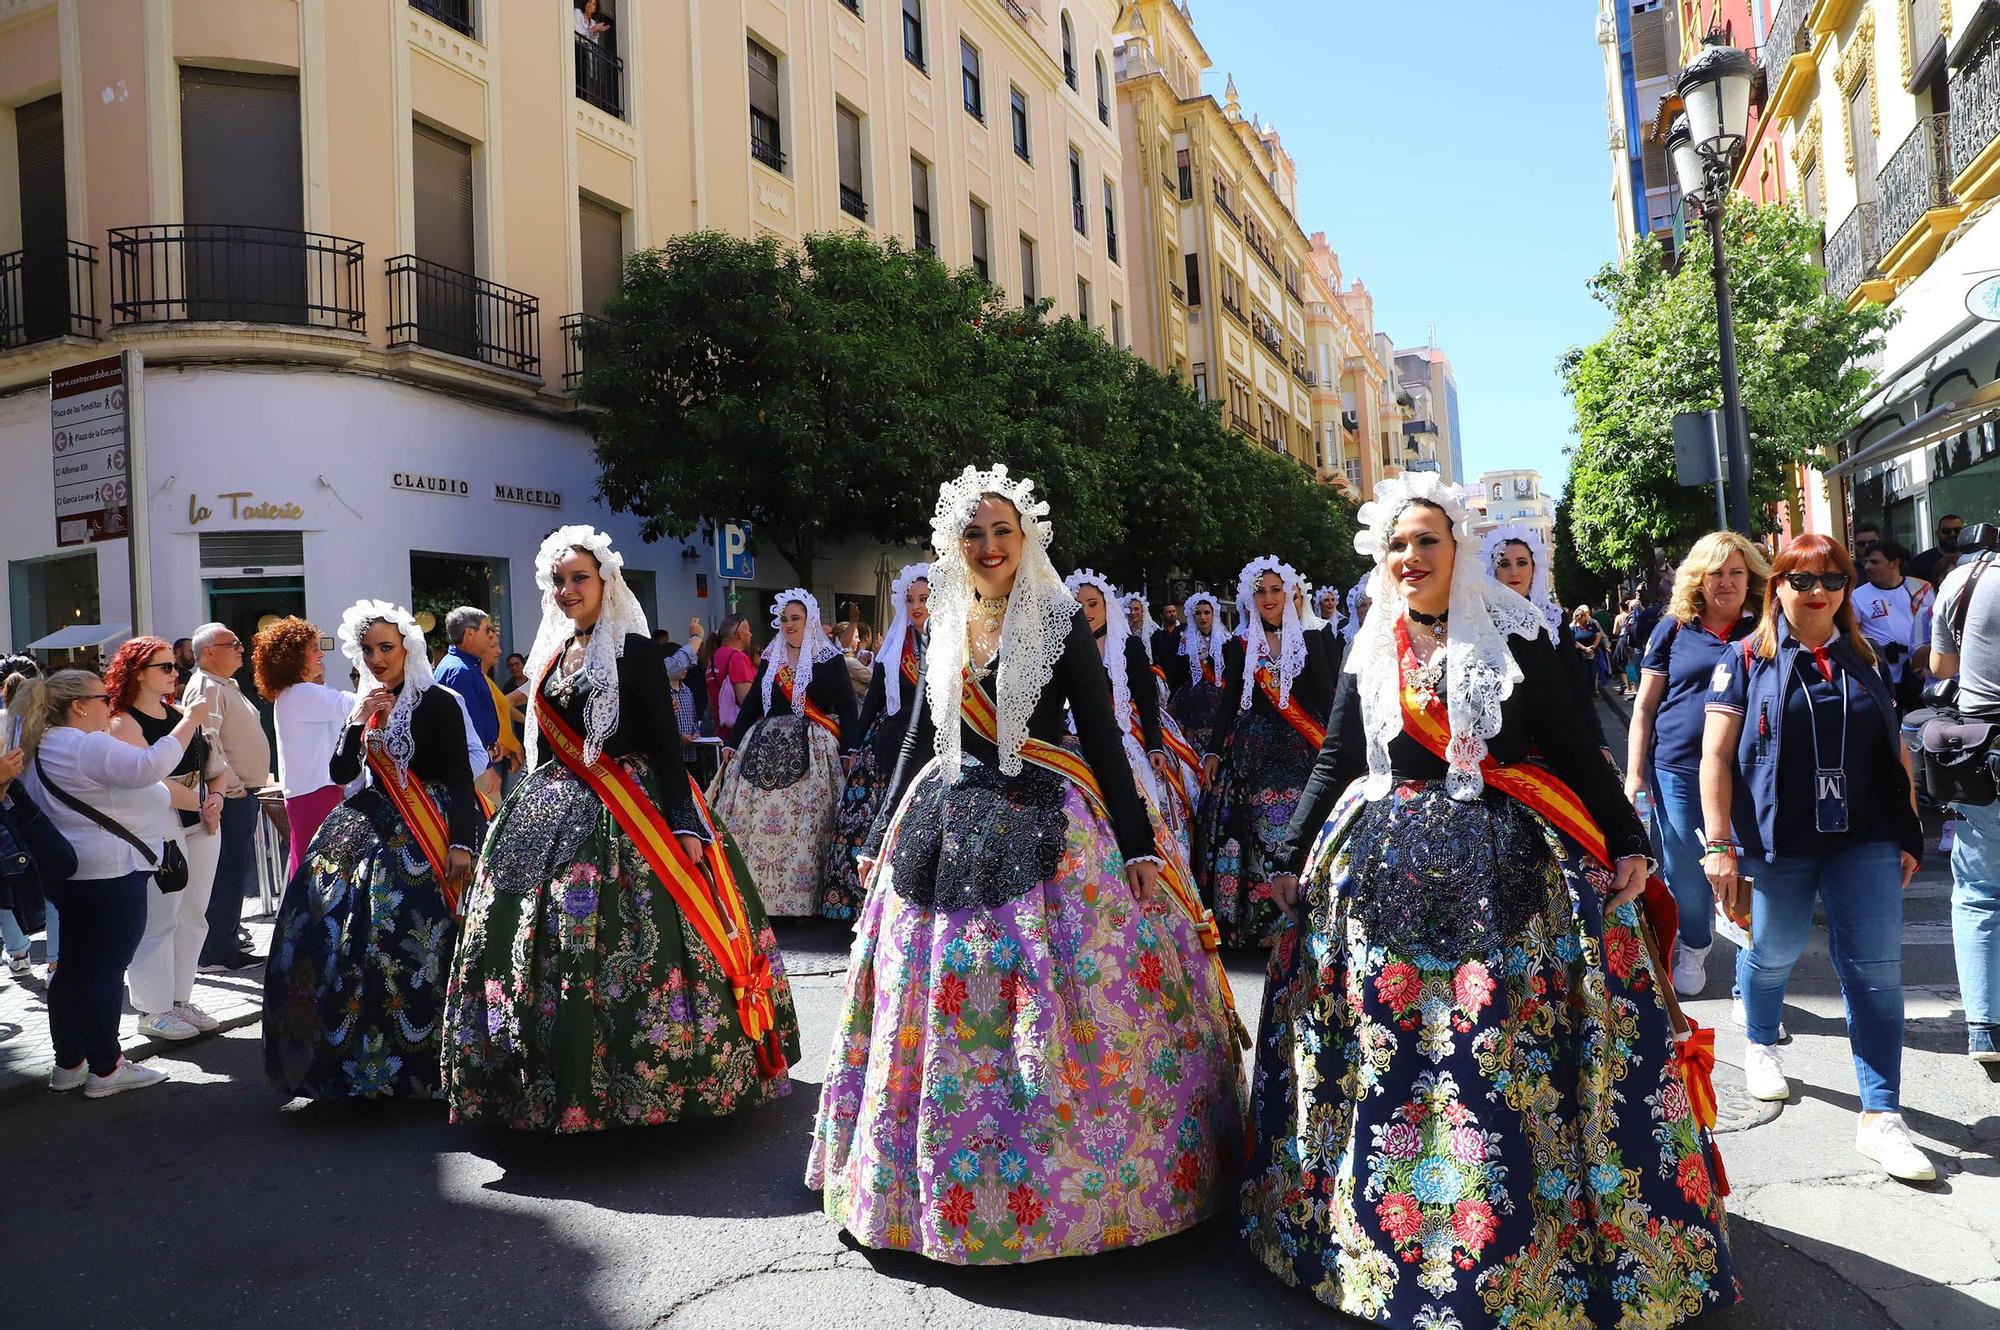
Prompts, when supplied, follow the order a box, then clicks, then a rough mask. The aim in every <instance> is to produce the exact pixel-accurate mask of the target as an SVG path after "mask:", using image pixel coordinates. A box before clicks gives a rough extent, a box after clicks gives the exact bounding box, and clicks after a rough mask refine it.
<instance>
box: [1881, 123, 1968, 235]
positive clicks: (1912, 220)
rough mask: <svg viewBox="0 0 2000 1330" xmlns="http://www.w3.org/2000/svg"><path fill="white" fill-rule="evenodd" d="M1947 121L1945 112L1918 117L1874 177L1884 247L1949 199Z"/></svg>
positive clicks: (1908, 231)
mask: <svg viewBox="0 0 2000 1330" xmlns="http://www.w3.org/2000/svg"><path fill="white" fill-rule="evenodd" d="M1949 122H1950V117H1949V116H1944V115H1932V116H1925V117H1924V118H1923V119H1921V120H1919V121H1917V125H1916V128H1915V129H1912V130H1911V131H1910V135H1909V137H1908V138H1906V139H1904V140H1903V145H1902V146H1901V147H1900V148H1897V149H1896V151H1895V152H1894V153H1892V154H1890V157H1889V164H1888V165H1887V166H1885V167H1883V168H1882V172H1881V174H1880V175H1878V176H1876V177H1875V193H1876V195H1877V196H1878V197H1879V198H1880V199H1881V227H1882V243H1883V245H1884V247H1885V248H1894V247H1895V245H1896V244H1897V242H1898V241H1900V240H1902V238H1903V237H1904V236H1906V235H1908V234H1909V233H1910V228H1911V227H1913V226H1916V225H1917V224H1918V223H1919V222H1921V221H1923V220H1924V214H1925V213H1927V212H1929V211H1930V210H1931V209H1932V208H1942V207H1944V206H1945V205H1946V204H1948V203H1950V202H1951V167H1950V164H1949V157H1948V145H1949V143H1950V127H1949Z"/></svg>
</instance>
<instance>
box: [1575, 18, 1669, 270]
mask: <svg viewBox="0 0 2000 1330" xmlns="http://www.w3.org/2000/svg"><path fill="white" fill-rule="evenodd" d="M1689 2H1690V3H1692V0H1689ZM1676 19H1677V15H1676V12H1675V8H1674V6H1673V5H1672V4H1669V3H1666V2H1665V0H1599V3H1598V10H1597V44H1598V48H1599V51H1600V52H1601V54H1602V58H1603V61H1604V111H1605V122H1606V134H1605V150H1606V152H1607V153H1608V154H1609V156H1610V159H1611V188H1610V199H1611V218H1612V226H1613V228H1614V230H1615V233H1616V235H1617V237H1618V257H1619V258H1620V259H1624V258H1625V257H1626V256H1628V255H1629V254H1631V252H1632V246H1633V245H1634V244H1636V243H1637V242H1638V240H1639V239H1640V237H1642V236H1649V235H1650V236H1656V237H1658V238H1659V240H1660V243H1661V244H1663V245H1665V246H1666V247H1667V249H1668V252H1669V253H1671V252H1673V250H1674V247H1675V234H1676V233H1675V218H1676V216H1677V214H1678V212H1679V207H1680V192H1679V190H1678V189H1677V188H1676V187H1675V184H1674V178H1673V175H1674V173H1673V166H1672V164H1671V163H1670V162H1668V160H1667V156H1666V153H1665V151H1664V150H1662V149H1661V148H1660V147H1658V146H1657V145H1655V144H1654V143H1653V142H1652V141H1651V134H1650V131H1651V128H1652V121H1653V113H1654V111H1655V110H1656V109H1657V108H1658V106H1659V104H1660V101H1661V99H1662V98H1664V97H1666V96H1667V95H1668V94H1669V93H1671V92H1672V91H1673V90H1674V80H1675V79H1676V78H1677V77H1678V76H1679V74H1680V60H1681V24H1680V23H1678V22H1677V21H1676Z"/></svg>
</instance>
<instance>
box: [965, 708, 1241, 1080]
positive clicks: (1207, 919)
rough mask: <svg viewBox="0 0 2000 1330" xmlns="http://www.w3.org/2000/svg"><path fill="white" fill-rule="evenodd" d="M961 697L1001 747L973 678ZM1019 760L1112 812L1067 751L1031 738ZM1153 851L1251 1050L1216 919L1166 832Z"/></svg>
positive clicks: (1103, 812)
mask: <svg viewBox="0 0 2000 1330" xmlns="http://www.w3.org/2000/svg"><path fill="white" fill-rule="evenodd" d="M961 695H962V697H963V700H964V707H963V710H964V714H965V723H966V724H968V725H970V726H971V727H972V729H973V732H974V733H975V734H977V735H979V737H980V738H982V739H984V740H986V742H988V743H990V744H993V745H995V746H996V747H997V746H998V744H999V742H1000V715H999V712H998V710H997V709H996V708H995V707H994V705H993V699H992V697H990V696H989V695H988V694H987V692H986V690H985V689H984V688H982V687H980V686H979V684H978V683H976V682H974V680H973V678H972V676H971V675H970V674H967V675H965V676H964V684H963V688H962V692H961ZM1021 758H1022V760H1023V761H1026V762H1032V763H1034V764H1035V765H1036V766H1038V767H1040V768H1042V769H1043V770H1044V771H1053V772H1054V773H1056V774H1057V775H1058V776H1061V777H1063V778H1064V779H1065V780H1067V781H1069V782H1070V783H1071V784H1073V785H1075V786H1076V787H1077V789H1079V790H1081V791H1082V792H1083V795H1084V797H1085V798H1086V799H1088V800H1090V802H1091V804H1092V806H1093V807H1095V809H1096V810H1097V813H1098V815H1099V816H1100V817H1103V818H1104V819H1105V820H1106V821H1107V822H1108V821H1109V820H1110V813H1109V811H1108V810H1107V809H1106V807H1105V804H1104V790H1103V788H1102V787H1101V786H1099V785H1098V783H1097V773H1096V772H1094V771H1092V770H1091V769H1090V764H1089V763H1087V762H1085V761H1084V760H1083V759H1082V758H1081V757H1079V756H1077V755H1076V754H1075V753H1072V752H1070V751H1069V749H1067V748H1059V747H1057V746H1056V745H1055V744H1051V743H1044V742H1043V741H1042V740H1040V739H1037V738H1035V737H1033V736H1032V735H1031V736H1029V737H1028V739H1027V740H1026V742H1024V743H1023V744H1022V745H1021ZM1153 848H1154V851H1155V853H1157V854H1158V855H1159V859H1160V873H1159V877H1158V879H1157V880H1158V882H1159V884H1160V885H1161V886H1162V887H1163V888H1165V889H1166V892H1167V895H1168V897H1169V898H1170V899H1171V900H1172V901H1173V902H1174V904H1175V905H1176V906H1177V907H1179V909H1180V911H1181V913H1182V914H1184V915H1186V916H1187V918H1188V920H1189V922H1191V923H1192V924H1193V925H1194V932H1195V936H1196V937H1198V938H1200V939H1201V947H1202V950H1203V951H1204V952H1206V953H1207V955H1208V960H1209V966H1210V968H1211V969H1212V970H1213V971H1214V973H1215V986H1216V991H1217V992H1218V993H1220V994H1221V995H1222V1004H1223V1006H1224V1007H1225V1008H1226V1009H1227V1010H1228V1012H1229V1026H1230V1029H1231V1030H1232V1031H1233V1032H1234V1033H1235V1035H1236V1041H1237V1043H1238V1044H1239V1045H1241V1046H1242V1047H1244V1048H1248V1047H1249V1046H1250V1034H1249V1032H1248V1031H1247V1030H1245V1029H1244V1028H1243V1021H1242V1020H1241V1018H1239V1017H1238V1016H1237V1014H1236V994H1235V992H1234V991H1233V990H1232V989H1231V988H1230V987H1229V973H1228V971H1226V970H1225V969H1224V968H1223V965H1222V953H1221V947H1222V933H1221V931H1220V930H1219V929H1217V928H1216V926H1215V916H1214V915H1213V914H1211V913H1210V912H1209V911H1208V909H1207V908H1206V907H1205V906H1203V905H1202V903H1201V897H1200V896H1198V895H1196V894H1195V891H1194V888H1193V886H1192V885H1191V884H1190V883H1189V881H1188V874H1187V872H1186V870H1185V868H1184V867H1183V865H1182V864H1181V862H1180V850H1179V848H1178V847H1176V846H1175V845H1174V844H1173V841H1172V838H1171V837H1170V836H1168V835H1167V832H1166V829H1165V828H1164V827H1161V826H1158V825H1155V826H1154V827H1153Z"/></svg>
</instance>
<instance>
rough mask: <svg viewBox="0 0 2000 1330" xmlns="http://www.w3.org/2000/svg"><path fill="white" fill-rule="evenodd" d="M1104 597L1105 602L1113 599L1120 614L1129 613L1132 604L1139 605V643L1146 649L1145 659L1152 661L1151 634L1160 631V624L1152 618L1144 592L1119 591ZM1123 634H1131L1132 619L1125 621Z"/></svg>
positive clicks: (1150, 608) (1151, 611)
mask: <svg viewBox="0 0 2000 1330" xmlns="http://www.w3.org/2000/svg"><path fill="white" fill-rule="evenodd" d="M1105 599H1106V601H1107V602H1112V601H1115V602H1116V604H1117V606H1118V612H1119V613H1120V614H1129V613H1131V611H1132V607H1133V606H1134V605H1137V606H1138V607H1139V645H1140V646H1142V647H1144V648H1145V649H1146V659H1147V660H1148V661H1152V659H1153V634H1154V633H1157V632H1159V631H1160V625H1159V623H1158V622H1157V621H1156V620H1155V619H1154V618H1153V610H1152V607H1151V606H1149V605H1148V604H1146V596H1145V593H1143V592H1139V591H1121V592H1119V593H1117V594H1116V595H1115V596H1106V597H1105ZM1125 635H1126V636H1127V637H1130V636H1131V635H1132V621H1131V620H1130V619H1127V620H1126V621H1125ZM1155 663H1157V662H1155Z"/></svg>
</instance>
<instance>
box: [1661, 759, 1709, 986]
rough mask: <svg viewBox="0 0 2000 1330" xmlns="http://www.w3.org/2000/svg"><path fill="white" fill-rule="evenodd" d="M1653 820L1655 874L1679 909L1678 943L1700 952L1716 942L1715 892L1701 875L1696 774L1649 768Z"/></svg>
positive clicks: (1698, 794)
mask: <svg viewBox="0 0 2000 1330" xmlns="http://www.w3.org/2000/svg"><path fill="white" fill-rule="evenodd" d="M1653 821H1654V822H1655V823H1656V824H1658V826H1659V832H1660V872H1661V874H1662V876H1664V877H1665V878H1666V879H1667V886H1668V887H1669V888H1670V889H1671V890H1672V891H1673V893H1674V904H1675V905H1676V906H1678V907H1679V908H1680V916H1681V927H1680V933H1681V943H1682V945H1684V946H1688V947H1693V948H1695V949H1697V950H1699V949H1700V948H1702V947H1706V946H1708V945H1709V944H1710V943H1712V942H1713V941H1715V889H1714V888H1713V887H1711V886H1709V885H1708V874H1706V873H1704V872H1702V871H1701V773H1700V772H1698V771H1688V770H1684V769H1682V768H1678V767H1654V768H1653Z"/></svg>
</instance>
